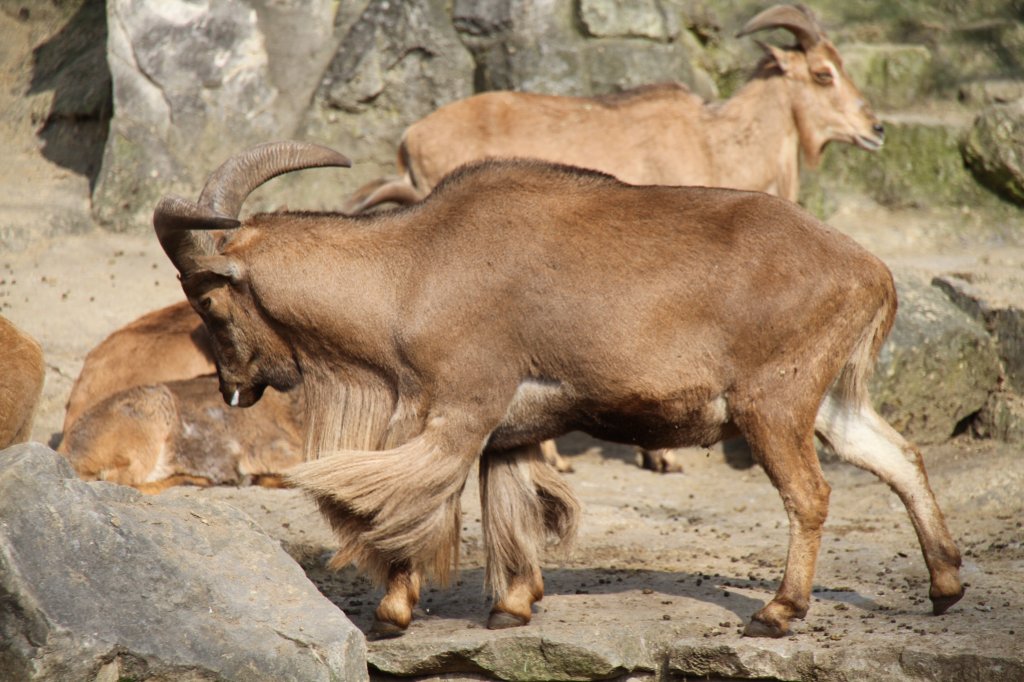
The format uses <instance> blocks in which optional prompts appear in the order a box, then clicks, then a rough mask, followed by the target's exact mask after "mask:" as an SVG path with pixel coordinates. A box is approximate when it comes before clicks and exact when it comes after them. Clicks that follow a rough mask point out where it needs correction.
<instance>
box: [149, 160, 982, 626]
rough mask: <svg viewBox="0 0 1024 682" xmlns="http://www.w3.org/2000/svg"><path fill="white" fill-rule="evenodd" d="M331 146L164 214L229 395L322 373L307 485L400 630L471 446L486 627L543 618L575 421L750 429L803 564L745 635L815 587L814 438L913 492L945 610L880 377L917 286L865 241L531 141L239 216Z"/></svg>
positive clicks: (792, 613) (700, 436) (569, 501)
mask: <svg viewBox="0 0 1024 682" xmlns="http://www.w3.org/2000/svg"><path fill="white" fill-rule="evenodd" d="M329 165H336V166H347V165H348V161H347V159H345V158H344V157H343V156H341V155H340V154H337V153H336V152H333V151H331V150H329V149H325V148H323V147H317V146H315V145H308V144H302V143H276V144H270V145H263V146H260V147H257V148H254V149H252V150H250V151H248V152H246V153H244V154H241V155H239V156H236V157H234V158H232V159H230V160H229V161H227V162H226V163H225V164H223V165H222V166H221V167H220V168H218V169H217V170H216V171H215V172H214V173H213V174H212V175H211V177H210V179H209V180H208V181H207V183H206V186H205V187H204V188H203V191H202V193H201V195H200V198H199V201H198V202H192V201H188V200H185V199H180V198H176V197H174V198H172V197H166V198H164V199H162V200H161V201H160V203H159V205H158V206H157V208H156V211H155V213H154V216H153V223H154V227H155V229H156V233H157V235H158V237H159V239H160V243H161V245H162V246H163V248H164V251H165V252H166V253H167V255H168V257H169V258H170V259H171V261H172V262H173V263H174V265H175V267H176V268H177V269H178V271H179V273H180V274H181V282H182V288H183V289H184V291H185V294H186V296H187V297H188V299H189V301H190V302H191V303H192V305H193V306H194V307H195V308H196V310H197V311H198V312H199V314H200V315H201V316H202V318H203V321H204V323H205V324H206V327H207V329H208V330H209V332H210V337H211V339H212V340H213V350H214V357H215V358H216V362H217V371H218V375H219V378H220V390H221V394H222V395H223V396H224V399H225V400H226V401H228V402H229V403H231V404H232V405H241V406H248V405H252V404H254V403H255V402H256V401H258V400H259V399H260V396H261V395H263V392H264V390H265V389H266V388H267V387H268V386H272V387H274V388H277V389H279V390H289V389H292V388H293V387H297V386H298V385H299V384H301V385H302V389H303V391H304V393H305V396H306V406H307V425H308V431H307V435H306V453H305V454H306V458H307V459H310V460H314V461H309V462H306V463H303V464H300V465H299V466H297V467H296V468H295V469H293V470H292V472H291V473H290V474H289V478H290V480H292V481H293V482H294V483H296V484H297V485H299V486H300V487H301V488H303V489H305V490H306V491H308V492H309V493H310V494H311V495H312V496H313V497H314V498H315V499H316V500H317V502H318V503H319V506H320V509H321V511H322V512H323V513H324V514H325V516H326V517H327V518H328V519H329V521H330V522H331V524H332V526H333V528H334V530H335V533H336V535H337V537H338V540H339V542H340V544H341V547H342V550H341V552H339V555H338V556H336V561H337V563H342V562H344V561H346V560H353V561H355V562H356V563H357V564H358V565H359V566H360V567H361V568H362V569H364V570H367V571H369V572H371V573H372V574H373V575H374V576H375V577H376V578H377V579H379V580H381V581H384V582H386V583H387V593H386V594H385V596H384V599H383V601H382V602H381V604H380V606H379V607H378V609H377V612H376V617H377V621H378V628H379V630H380V631H381V632H385V633H400V632H401V631H403V630H404V628H406V627H407V626H408V624H409V621H410V619H411V618H412V609H413V607H414V606H415V604H416V601H417V599H418V597H419V587H420V582H421V577H422V576H423V575H424V574H425V573H433V574H434V576H436V577H438V578H439V579H441V580H442V581H443V580H444V579H445V578H447V577H448V576H449V574H450V571H451V569H452V566H453V564H455V563H456V562H457V557H458V548H459V530H460V525H461V524H460V522H459V514H460V499H459V498H460V493H461V492H462V489H463V486H464V484H465V482H466V478H467V476H468V475H469V472H470V470H471V469H472V467H473V464H474V463H475V462H476V461H477V460H478V459H479V461H480V475H481V486H480V488H481V498H482V499H481V504H482V509H483V514H482V523H483V527H484V545H485V548H486V554H487V578H488V582H489V583H490V585H491V586H492V589H493V590H494V592H495V605H494V608H493V610H492V613H491V617H490V620H489V621H488V625H489V626H490V627H507V626H510V625H522V624H525V623H526V622H528V621H529V620H530V617H531V605H532V603H533V602H535V601H536V600H538V599H540V598H541V596H542V595H543V593H544V587H543V581H542V578H541V573H540V566H539V563H538V559H537V556H538V551H539V546H540V544H541V542H542V540H543V536H544V531H545V530H547V531H548V532H550V533H551V534H553V535H555V536H556V537H558V538H560V539H563V540H565V539H568V538H569V537H570V535H571V533H572V531H573V530H574V529H575V520H576V516H577V505H576V502H575V499H574V498H573V496H572V494H571V492H570V491H569V490H568V488H566V486H565V484H564V482H563V481H562V479H561V478H560V477H558V476H556V475H554V473H553V472H552V471H551V469H550V467H545V466H535V463H536V462H538V461H539V454H538V444H539V443H540V442H541V441H543V440H546V439H550V438H554V437H557V436H559V435H561V434H563V433H566V432H567V431H570V430H573V429H579V430H582V431H585V432H587V433H590V434H592V435H594V436H597V437H599V438H604V439H607V440H612V441H619V442H626V443H634V444H637V445H641V446H643V447H648V448H665V447H678V446H683V445H691V444H700V445H708V444H711V443H714V442H716V441H718V440H720V439H722V438H723V437H727V436H730V435H733V434H736V433H739V434H742V435H743V436H745V437H746V439H747V442H748V443H749V444H750V448H751V450H752V452H753V453H754V457H755V458H756V459H757V461H758V462H759V463H760V464H761V465H762V466H763V468H764V470H765V472H766V473H767V474H768V477H769V479H770V480H771V481H772V483H773V484H774V485H775V487H776V488H777V489H778V491H779V493H780V495H781V497H782V500H783V504H784V506H785V509H786V512H787V514H788V516H789V521H790V544H789V553H788V555H787V559H786V569H785V573H784V576H783V579H782V584H781V585H780V587H779V590H778V592H777V593H776V595H775V597H774V598H773V599H772V600H771V601H770V602H769V603H768V604H767V605H765V606H764V607H763V608H762V609H761V610H760V611H758V612H757V613H756V614H754V616H753V619H752V620H751V622H750V623H749V624H748V625H747V628H746V634H748V635H752V636H770V637H779V636H782V635H784V634H786V633H787V632H788V630H789V623H790V621H791V620H792V619H793V618H802V617H803V616H804V615H805V613H806V612H807V608H808V606H809V604H810V597H811V586H812V584H813V580H814V568H815V563H816V561H817V556H818V550H819V546H820V543H821V531H822V524H823V523H824V521H825V517H826V515H827V511H828V498H829V486H828V484H827V483H826V481H825V479H824V477H823V476H822V472H821V468H820V465H819V462H818V456H817V454H816V452H815V448H814V435H815V433H817V434H818V435H819V436H820V437H821V438H823V439H824V440H826V441H828V442H829V443H830V444H831V446H832V447H833V449H834V450H835V452H836V453H837V454H838V456H839V457H841V458H843V459H845V460H847V461H849V462H852V463H853V464H855V465H857V466H860V467H863V468H864V469H867V470H869V471H871V472H873V473H874V474H876V475H877V476H878V477H880V478H881V479H882V480H884V481H885V482H886V483H888V484H889V485H890V486H891V487H892V488H893V490H894V491H895V492H896V493H897V495H899V497H900V499H901V500H903V502H904V504H905V505H906V507H907V510H908V512H909V514H910V518H911V520H912V522H913V524H914V528H915V530H916V531H917V534H918V538H919V540H920V543H921V549H922V552H923V554H924V559H925V563H926V564H927V566H928V570H929V573H930V577H931V589H930V591H929V596H930V597H931V600H932V604H933V610H934V612H935V613H943V612H944V611H946V609H948V608H949V607H950V606H951V605H952V604H954V603H955V602H956V601H957V600H959V599H960V598H961V596H962V595H963V588H962V587H961V583H960V579H959V566H960V553H959V551H958V550H957V548H956V546H955V544H954V543H953V540H952V538H951V537H950V535H949V531H948V530H947V528H946V524H945V520H944V519H943V516H942V512H941V511H940V510H939V507H938V505H937V504H936V502H935V497H934V495H933V494H932V491H931V489H930V488H929V485H928V480H927V476H926V474H925V471H924V466H923V462H922V458H921V454H920V452H919V451H918V450H917V449H916V448H915V447H914V446H913V445H911V444H910V443H908V442H906V441H905V440H904V439H903V438H902V436H900V435H899V433H897V432H896V431H895V430H893V429H892V428H891V427H890V426H889V425H888V424H887V423H886V422H885V421H884V420H883V419H882V418H881V417H879V416H878V414H876V413H875V411H874V410H873V408H872V407H871V403H870V400H869V397H868V394H867V388H866V384H867V376H868V374H869V373H870V371H871V369H872V367H873V365H874V361H875V358H876V356H877V353H878V350H879V348H880V346H881V345H882V343H883V341H884V340H885V337H886V335H887V333H888V332H889V330H890V328H891V326H892V322H893V318H894V317H895V314H896V291H895V288H894V285H893V281H892V275H891V273H890V272H889V270H888V268H886V267H885V265H884V264H883V263H882V262H881V261H880V260H878V259H877V258H875V257H874V256H872V255H871V254H870V253H868V252H867V251H866V250H864V249H863V248H862V247H860V246H858V245H857V244H856V243H855V242H854V241H853V240H852V239H850V238H848V237H846V236H845V235H843V234H841V233H839V232H837V231H835V230H832V229H831V228H829V227H827V226H825V225H823V224H821V223H820V222H818V221H817V220H816V219H815V218H813V217H812V216H811V215H810V214H808V213H807V212H805V211H804V210H802V209H801V208H800V207H799V206H797V205H795V204H793V203H791V202H788V201H785V200H782V199H778V198H776V197H771V196H768V195H765V194H761V193H754V192H741V191H736V190H727V189H715V188H706V187H656V186H642V187H637V186H631V185H626V184H624V183H621V182H619V181H618V180H616V179H614V178H612V177H611V176H608V175H605V174H603V173H597V172H593V171H585V170H582V169H578V168H571V167H566V166H555V165H549V164H545V163H542V162H537V161H505V162H498V161H492V162H489V163H484V164H479V165H476V166H470V167H466V168H464V169H462V170H461V171H459V172H457V173H455V174H454V175H452V176H449V177H448V178H447V179H446V180H445V181H444V182H442V183H440V184H439V185H438V187H437V188H436V189H435V191H434V192H433V193H432V194H431V195H430V196H429V197H427V198H426V199H425V200H424V201H423V202H421V203H419V204H416V205H414V206H410V207H408V208H406V209H404V210H399V211H394V212H386V213H383V214H378V215H369V216H362V217H358V218H351V217H346V216H344V215H340V214H332V213H270V214H262V215H257V216H254V217H252V218H250V219H248V220H247V221H246V222H245V223H244V224H241V225H240V223H239V221H238V220H237V216H238V213H239V210H240V208H241V206H242V203H243V202H244V200H245V198H246V197H247V196H248V194H249V193H250V192H251V191H252V190H254V189H255V188H256V187H258V186H260V185H261V184H263V183H264V182H266V181H267V180H269V179H270V178H273V177H276V176H278V175H280V174H282V173H285V172H288V171H292V170H297V169H301V168H311V167H317V166H329ZM239 226H240V228H241V229H236V230H233V231H229V232H226V233H225V236H224V237H222V238H221V239H217V240H215V239H214V238H213V237H211V236H210V234H209V233H208V232H206V230H232V228H236V227H239Z"/></svg>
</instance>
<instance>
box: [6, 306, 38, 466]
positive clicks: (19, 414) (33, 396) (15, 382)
mask: <svg viewBox="0 0 1024 682" xmlns="http://www.w3.org/2000/svg"><path fill="white" fill-rule="evenodd" d="M45 378H46V367H45V365H43V349H42V348H40V347H39V344H38V343H36V340H35V339H33V338H32V337H31V336H29V335H28V334H26V333H25V332H23V331H21V330H20V329H18V328H17V327H15V326H14V323H13V322H11V321H10V320H8V319H7V318H5V317H2V316H0V450H3V449H4V448H6V447H8V446H10V445H15V444H16V443H24V442H25V441H27V440H28V439H29V438H31V437H32V424H33V421H34V420H35V416H36V408H37V407H38V406H39V397H40V396H41V395H42V394H43V381H44V380H45Z"/></svg>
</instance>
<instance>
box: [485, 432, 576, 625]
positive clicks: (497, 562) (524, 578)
mask: <svg viewBox="0 0 1024 682" xmlns="http://www.w3.org/2000/svg"><path fill="white" fill-rule="evenodd" d="M546 442H550V441H546ZM541 450H542V446H538V445H529V446H525V447H521V448H516V449H513V450H508V451H502V452H486V453H484V456H483V458H482V459H481V461H480V506H481V509H482V512H483V513H482V517H481V521H482V522H483V530H484V546H485V547H486V549H487V583H488V585H489V586H490V587H491V590H492V592H493V595H494V608H493V609H492V610H491V615H490V618H489V619H488V621H487V627H489V628H491V629H497V628H506V627H515V626H519V625H526V624H527V623H528V622H530V618H531V616H532V615H533V614H532V608H531V607H532V605H533V603H534V602H536V601H539V600H540V599H541V598H542V597H543V596H544V580H543V578H542V577H541V571H540V561H539V554H540V550H541V549H542V548H543V547H544V544H545V541H546V540H547V538H548V537H549V536H550V537H552V538H553V539H554V540H555V541H556V543H557V544H558V545H560V546H566V545H568V544H569V543H571V542H572V540H573V538H574V537H575V535H576V526H577V522H578V518H579V512H580V505H579V502H578V501H577V500H576V496H575V495H573V493H572V490H571V489H570V488H569V487H568V486H567V485H566V483H565V481H564V480H562V478H561V477H560V476H559V475H558V474H557V473H556V472H555V471H554V469H553V468H552V467H551V466H549V465H548V464H547V463H546V462H545V458H544V456H543V455H542V454H541Z"/></svg>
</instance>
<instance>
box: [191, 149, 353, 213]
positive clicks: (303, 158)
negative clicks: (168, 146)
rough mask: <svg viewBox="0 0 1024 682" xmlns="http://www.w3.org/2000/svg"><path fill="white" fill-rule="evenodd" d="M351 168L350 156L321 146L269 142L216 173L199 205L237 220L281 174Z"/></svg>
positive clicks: (224, 165)
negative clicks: (252, 197)
mask: <svg viewBox="0 0 1024 682" xmlns="http://www.w3.org/2000/svg"><path fill="white" fill-rule="evenodd" d="M351 165H352V162H351V161H349V159H348V158H347V157H346V156H344V155H342V154H339V153H338V152H336V151H334V150H333V149H328V148H327V147H322V146H320V145H318V144H311V143H309V142H268V143H266V144H261V145H258V146H256V147H252V148H251V149H249V150H247V151H244V152H242V153H241V154H238V155H236V156H233V157H231V158H230V159H228V160H227V161H225V162H224V163H223V164H221V166H220V168H218V169H217V170H215V171H213V173H211V174H210V177H209V179H208V180H207V181H206V185H205V186H204V187H203V192H202V194H200V195H199V205H200V206H203V207H206V208H209V209H210V210H211V211H212V212H214V213H216V214H218V215H222V216H231V217H232V218H237V217H238V212H239V211H240V210H241V208H242V203H243V202H244V201H245V199H246V197H248V196H249V194H250V193H251V192H252V191H253V190H254V189H256V188H257V187H259V186H260V185H262V184H263V183H265V182H267V181H268V180H270V179H272V178H276V177H277V176H278V175H282V174H284V173H289V172H291V171H296V170H302V169H304V168H322V167H324V166H341V167H343V168H348V167H350V166H351Z"/></svg>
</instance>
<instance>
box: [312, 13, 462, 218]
mask: <svg viewBox="0 0 1024 682" xmlns="http://www.w3.org/2000/svg"><path fill="white" fill-rule="evenodd" d="M473 68H474V67H473V60H472V59H471V57H470V54H469V52H468V51H467V49H466V48H465V47H464V46H463V45H462V43H461V42H460V41H459V39H458V36H457V35H456V33H455V29H454V28H453V27H452V23H451V17H450V16H449V14H448V11H447V10H446V8H445V3H443V2H439V1H438V0H414V1H412V2H393V1H389V0H372V1H371V2H369V3H368V4H367V5H366V8H365V10H364V11H363V12H362V13H361V14H360V15H359V16H358V17H355V18H354V19H353V21H352V23H351V27H350V28H349V29H348V31H347V33H346V34H345V36H344V37H343V39H342V40H341V44H340V47H339V49H338V51H337V53H336V54H335V55H334V57H333V59H332V60H331V62H330V64H329V65H328V66H327V69H326V71H325V73H324V74H323V76H322V81H321V83H320V84H319V86H318V88H317V90H316V94H315V96H314V98H313V100H312V104H311V106H310V107H309V109H308V111H307V114H306V117H305V121H304V128H303V131H302V135H303V136H304V137H306V138H308V139H315V140H319V141H324V142H325V143H326V144H329V145H333V146H335V147H336V148H337V149H339V150H341V151H343V152H344V153H345V154H346V155H348V156H349V157H350V158H352V160H353V169H352V170H351V171H350V172H349V173H348V175H349V176H350V177H351V181H352V182H353V183H355V181H360V182H362V181H365V180H369V179H372V178H375V177H379V176H381V175H388V174H393V173H394V159H395V150H396V149H397V147H398V141H399V139H400V138H401V135H402V131H403V130H404V129H405V127H406V126H407V125H409V123H411V122H413V121H415V120H417V119H419V118H422V117H423V116H426V115H427V114H429V113H430V112H431V111H433V110H434V109H436V108H438V107H439V106H441V105H443V104H447V103H448V102H451V101H454V100H457V99H462V98H463V97H468V96H469V95H470V94H472V92H473ZM313 182H314V183H315V182H316V179H315V178H314V179H313ZM303 187H304V188H311V185H310V181H309V178H308V177H307V178H304V179H303ZM312 189H313V190H314V191H315V190H316V188H315V187H313V188H312ZM321 189H322V188H321ZM324 191H326V192H328V193H329V194H331V195H337V196H338V200H337V203H336V204H335V206H337V205H338V204H340V203H341V200H342V199H343V198H344V194H342V193H339V191H338V188H337V187H334V188H333V189H331V190H324Z"/></svg>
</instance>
